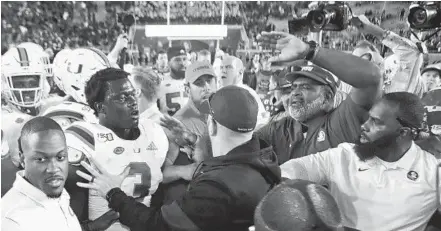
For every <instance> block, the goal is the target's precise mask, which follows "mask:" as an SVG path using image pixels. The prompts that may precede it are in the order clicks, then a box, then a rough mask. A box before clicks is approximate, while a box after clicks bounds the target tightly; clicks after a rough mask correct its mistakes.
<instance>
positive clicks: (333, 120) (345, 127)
mask: <svg viewBox="0 0 441 231" xmlns="http://www.w3.org/2000/svg"><path fill="white" fill-rule="evenodd" d="M368 113H369V111H368V110H366V109H365V108H363V107H362V106H360V105H358V104H356V103H354V101H353V100H352V98H351V97H347V98H346V99H345V100H344V101H343V102H342V103H341V104H340V105H339V106H338V107H337V108H336V109H335V110H334V111H332V112H331V114H330V115H329V123H328V124H329V129H328V132H329V139H330V140H331V145H332V147H336V146H337V145H339V144H340V143H344V142H349V143H353V142H355V141H356V140H357V139H358V138H359V135H360V132H361V125H362V124H363V123H364V122H365V121H366V120H367V119H368V115H369V114H368Z"/></svg>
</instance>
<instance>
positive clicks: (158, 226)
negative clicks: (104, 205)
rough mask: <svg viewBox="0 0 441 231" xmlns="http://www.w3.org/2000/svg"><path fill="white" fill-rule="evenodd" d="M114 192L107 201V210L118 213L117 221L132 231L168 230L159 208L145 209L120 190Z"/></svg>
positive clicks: (144, 206) (143, 205)
mask: <svg viewBox="0 0 441 231" xmlns="http://www.w3.org/2000/svg"><path fill="white" fill-rule="evenodd" d="M113 190H115V192H114V193H113V194H112V197H111V198H110V201H109V208H111V209H113V210H115V211H116V212H118V213H119V221H120V222H121V224H123V225H125V226H127V227H128V228H129V229H130V230H132V231H138V230H139V231H140V230H155V231H167V230H169V229H168V227H167V225H166V223H165V221H164V219H163V218H162V216H161V210H160V209H159V207H147V206H146V205H145V204H143V203H141V202H137V201H136V200H135V199H134V198H133V197H130V196H127V195H126V194H125V193H124V192H123V191H122V190H121V189H119V188H118V189H113Z"/></svg>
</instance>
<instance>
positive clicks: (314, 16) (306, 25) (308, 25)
mask: <svg viewBox="0 0 441 231" xmlns="http://www.w3.org/2000/svg"><path fill="white" fill-rule="evenodd" d="M351 18H352V13H351V8H350V7H349V6H348V5H346V4H344V2H332V3H322V4H320V5H319V6H318V7H317V9H315V10H311V11H309V13H308V14H307V15H306V16H302V17H300V18H296V19H292V20H289V21H288V29H289V33H290V34H299V33H300V34H307V33H308V32H309V31H312V32H318V31H321V30H324V31H342V30H345V29H346V28H347V27H348V25H349V22H350V20H351Z"/></svg>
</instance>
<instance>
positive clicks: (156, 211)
mask: <svg viewBox="0 0 441 231" xmlns="http://www.w3.org/2000/svg"><path fill="white" fill-rule="evenodd" d="M207 108H208V113H209V114H210V116H209V118H208V133H209V140H210V142H209V147H211V148H209V149H208V150H210V149H211V152H212V156H213V157H212V158H210V159H207V160H205V161H203V162H202V163H201V164H200V165H199V166H198V167H197V168H196V169H195V171H194V174H193V179H192V181H191V182H190V185H189V187H188V190H187V192H186V193H185V194H184V196H183V197H182V198H181V199H179V200H177V201H174V202H173V203H171V204H170V205H163V206H161V207H160V208H154V207H152V208H149V207H147V206H145V205H144V204H142V203H139V202H136V201H135V199H134V198H132V197H129V196H127V195H126V194H125V193H124V192H123V191H121V189H119V187H120V185H121V182H122V180H123V179H124V178H125V177H126V176H125V175H124V174H123V175H119V176H114V175H113V176H112V175H110V174H109V173H107V172H106V171H105V169H104V168H101V166H99V164H96V163H94V164H95V165H96V167H97V169H98V170H99V171H96V170H94V169H93V168H92V167H91V166H90V165H89V164H87V163H85V162H82V163H81V165H83V166H84V167H85V168H86V169H87V170H88V171H89V172H90V174H91V175H92V176H91V175H88V174H86V173H83V172H77V174H78V175H79V176H81V177H83V178H84V179H86V180H88V181H89V183H81V182H79V183H78V186H80V187H84V188H89V189H92V190H96V191H97V193H98V194H100V195H101V196H102V197H105V198H106V199H107V201H108V202H109V207H110V208H112V209H113V210H115V211H117V212H119V215H120V217H119V221H120V222H121V223H122V224H124V225H126V226H127V227H128V228H130V229H131V230H132V231H136V230H155V231H160V230H188V231H190V230H191V231H193V230H195V231H196V230H210V231H214V230H228V231H235V230H244V231H245V230H248V227H249V226H251V225H252V224H253V213H254V210H255V208H256V206H257V204H258V203H259V201H260V200H261V199H262V198H263V196H265V194H266V193H267V192H268V191H269V190H270V189H271V188H272V187H273V186H274V185H276V184H278V183H279V182H280V178H281V176H280V168H279V166H278V162H277V156H276V155H275V153H274V151H273V150H272V148H271V147H269V146H268V145H267V144H265V143H264V142H263V141H260V140H259V139H257V138H256V137H254V136H253V135H252V133H253V130H254V128H255V126H256V122H257V111H258V107H257V102H256V100H255V99H254V97H253V96H252V95H251V94H250V93H249V92H248V91H247V90H245V89H242V88H240V87H236V86H228V87H224V88H222V89H220V90H219V91H217V92H216V93H215V94H214V95H212V96H211V97H210V98H209V100H208V107H207ZM200 139H201V140H200V141H199V144H201V143H205V142H203V140H204V138H200ZM91 161H92V162H94V160H93V159H92V160H91Z"/></svg>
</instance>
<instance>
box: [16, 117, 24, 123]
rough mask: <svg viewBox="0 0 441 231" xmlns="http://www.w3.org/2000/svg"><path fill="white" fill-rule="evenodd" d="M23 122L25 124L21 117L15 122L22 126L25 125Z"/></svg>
mask: <svg viewBox="0 0 441 231" xmlns="http://www.w3.org/2000/svg"><path fill="white" fill-rule="evenodd" d="M23 122H24V119H23V118H21V117H19V118H17V119H16V120H15V123H18V124H21V123H23Z"/></svg>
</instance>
